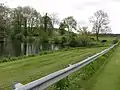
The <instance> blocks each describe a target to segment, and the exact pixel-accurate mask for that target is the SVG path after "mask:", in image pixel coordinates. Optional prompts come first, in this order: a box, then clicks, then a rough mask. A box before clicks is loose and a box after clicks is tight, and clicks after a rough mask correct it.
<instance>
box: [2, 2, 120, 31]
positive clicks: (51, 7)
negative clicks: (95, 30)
mask: <svg viewBox="0 0 120 90" xmlns="http://www.w3.org/2000/svg"><path fill="white" fill-rule="evenodd" d="M0 2H6V4H7V5H8V6H9V7H11V8H15V7H17V6H31V7H33V8H35V9H36V10H37V11H39V12H40V13H41V14H45V13H46V12H47V13H50V14H51V13H56V14H57V15H58V17H59V19H60V20H62V19H64V18H65V17H68V16H73V17H74V18H75V19H76V20H77V23H78V25H80V26H90V24H89V18H90V16H93V14H94V12H96V11H97V10H104V11H105V12H107V13H108V16H109V18H110V21H111V23H110V26H111V28H112V33H120V23H119V21H120V10H119V9H120V0H0Z"/></svg>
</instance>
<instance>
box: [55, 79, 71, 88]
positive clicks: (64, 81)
mask: <svg viewBox="0 0 120 90" xmlns="http://www.w3.org/2000/svg"><path fill="white" fill-rule="evenodd" d="M69 82H70V81H69V79H68V77H66V78H64V79H62V80H60V81H59V82H57V83H56V84H55V88H56V89H57V90H66V89H67V88H68V87H69Z"/></svg>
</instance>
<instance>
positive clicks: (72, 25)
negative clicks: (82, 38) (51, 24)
mask: <svg viewBox="0 0 120 90" xmlns="http://www.w3.org/2000/svg"><path fill="white" fill-rule="evenodd" d="M63 21H64V23H65V26H66V28H67V29H68V32H69V36H70V32H73V29H74V30H76V26H77V22H76V20H75V19H74V18H73V16H69V17H67V18H65V19H64V20H63Z"/></svg>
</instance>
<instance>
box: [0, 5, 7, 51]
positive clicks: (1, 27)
mask: <svg viewBox="0 0 120 90" xmlns="http://www.w3.org/2000/svg"><path fill="white" fill-rule="evenodd" d="M8 15H9V8H8V7H6V6H5V5H4V4H3V3H0V53H3V52H4V43H5V38H6V37H7V36H8V25H9V23H8V21H9V17H8Z"/></svg>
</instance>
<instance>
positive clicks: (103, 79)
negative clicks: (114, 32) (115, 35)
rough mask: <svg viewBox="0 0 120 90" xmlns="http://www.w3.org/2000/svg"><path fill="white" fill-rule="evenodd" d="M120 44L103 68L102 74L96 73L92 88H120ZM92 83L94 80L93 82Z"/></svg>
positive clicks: (117, 89) (101, 89) (102, 89)
mask: <svg viewBox="0 0 120 90" xmlns="http://www.w3.org/2000/svg"><path fill="white" fill-rule="evenodd" d="M119 68H120V45H119V46H118V47H117V48H116V50H115V53H113V55H112V57H111V58H110V59H109V62H108V63H107V65H105V67H104V68H103V69H102V71H101V72H100V74H98V75H95V76H94V78H93V79H91V81H94V84H93V87H92V89H91V90H120V70H119ZM91 81H90V82H91ZM91 83H92V82H91Z"/></svg>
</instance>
